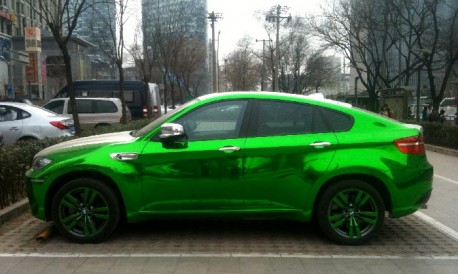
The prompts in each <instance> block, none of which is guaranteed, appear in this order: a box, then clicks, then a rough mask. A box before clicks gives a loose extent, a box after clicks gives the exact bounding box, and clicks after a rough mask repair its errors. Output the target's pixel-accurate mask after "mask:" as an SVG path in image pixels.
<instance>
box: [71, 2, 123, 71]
mask: <svg viewBox="0 0 458 274" xmlns="http://www.w3.org/2000/svg"><path fill="white" fill-rule="evenodd" d="M72 1H75V0H72ZM87 5H88V7H86V8H85V10H84V12H82V13H81V14H80V15H79V17H78V24H77V25H76V28H75V30H74V31H73V36H75V37H78V38H80V39H83V40H86V41H87V42H89V43H91V44H93V45H94V47H93V48H91V50H90V52H89V54H90V57H91V60H93V64H95V65H98V66H102V67H103V64H106V65H107V66H108V67H109V64H110V60H109V59H110V58H109V56H110V52H112V50H114V49H115V48H116V41H115V40H114V39H113V33H116V28H117V25H116V15H117V14H116V0H107V1H101V2H100V1H99V2H96V4H92V1H87ZM99 71H100V72H103V71H104V70H99ZM105 74H106V73H105ZM105 74H104V75H98V76H95V78H106V76H107V75H105Z"/></svg>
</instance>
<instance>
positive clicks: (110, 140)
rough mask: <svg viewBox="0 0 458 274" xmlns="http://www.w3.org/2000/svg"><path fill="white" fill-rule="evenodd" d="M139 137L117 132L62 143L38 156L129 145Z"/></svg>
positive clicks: (127, 132) (39, 153)
mask: <svg viewBox="0 0 458 274" xmlns="http://www.w3.org/2000/svg"><path fill="white" fill-rule="evenodd" d="M136 139H137V137H133V136H132V135H131V134H130V131H123V132H115V133H108V134H101V135H95V136H89V137H83V138H78V139H74V140H70V141H66V142H62V143H59V144H56V145H53V146H50V147H48V148H45V149H44V150H42V151H40V152H38V154H37V155H36V156H45V155H49V154H55V153H59V152H69V151H70V150H78V149H85V148H91V147H99V146H101V145H105V144H114V143H129V142H132V141H134V140H136Z"/></svg>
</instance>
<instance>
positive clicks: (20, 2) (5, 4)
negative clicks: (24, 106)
mask: <svg viewBox="0 0 458 274" xmlns="http://www.w3.org/2000/svg"><path fill="white" fill-rule="evenodd" d="M30 3H32V4H33V5H34V6H30ZM38 5H39V2H38V1H26V0H0V97H15V96H16V93H21V92H22V91H23V90H24V89H25V87H26V86H27V84H28V87H30V88H33V89H34V90H37V93H40V92H42V91H43V88H44V85H43V81H42V78H41V77H38V75H39V73H40V67H41V66H39V63H38V62H37V63H35V66H34V67H31V65H30V64H31V62H30V60H29V53H28V52H25V51H24V50H21V49H17V48H15V47H14V43H13V38H14V37H22V43H24V34H25V30H26V28H27V27H34V28H39V29H45V24H44V21H43V20H42V18H41V17H40V16H39V15H38V14H37V12H36V10H37V9H38ZM38 41H39V40H38ZM37 49H38V48H37ZM32 55H33V60H40V53H39V51H34V54H32ZM26 69H28V70H29V72H30V71H33V72H35V75H34V76H36V77H33V81H29V82H28V83H27V81H26V79H25V77H23V76H24V75H25V70H26ZM17 72H19V73H17ZM30 79H32V78H30Z"/></svg>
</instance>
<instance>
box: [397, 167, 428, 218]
mask: <svg viewBox="0 0 458 274" xmlns="http://www.w3.org/2000/svg"><path fill="white" fill-rule="evenodd" d="M433 176H434V171H433V167H432V166H431V165H430V166H429V168H427V169H425V170H423V172H419V173H418V174H417V175H416V176H415V178H411V180H409V181H410V182H415V183H409V184H407V186H406V185H404V187H402V188H399V189H397V191H396V193H394V194H393V196H392V202H393V207H392V210H391V212H390V217H392V218H398V217H402V216H405V215H409V214H412V213H414V212H416V211H418V210H419V209H421V208H423V207H424V206H425V205H426V203H427V202H428V201H429V198H430V197H431V193H432V190H433V188H432V183H433Z"/></svg>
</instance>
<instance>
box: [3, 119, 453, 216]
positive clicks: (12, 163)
mask: <svg viewBox="0 0 458 274" xmlns="http://www.w3.org/2000/svg"><path fill="white" fill-rule="evenodd" d="M149 122H151V120H138V121H134V122H132V123H129V124H127V125H119V126H110V127H104V128H102V129H101V130H99V131H96V132H85V133H83V136H85V135H93V134H100V133H107V132H115V131H125V130H134V129H139V128H141V127H143V126H144V125H146V124H147V123H149ZM409 122H410V123H412V121H409ZM421 125H422V126H423V128H424V140H425V143H427V144H431V145H437V146H442V147H448V148H452V149H458V126H452V125H446V124H439V123H421ZM71 138H74V137H71ZM68 139H69V138H57V139H46V140H41V141H27V142H18V143H16V144H14V145H10V146H5V147H3V148H0V209H1V208H4V207H7V206H9V205H11V204H13V203H15V202H17V201H19V200H21V199H23V198H25V197H26V191H25V172H26V171H27V169H29V168H30V165H31V164H32V160H33V157H34V155H35V154H36V153H37V152H39V151H40V150H42V149H44V148H46V147H48V146H51V145H53V144H56V143H59V142H62V141H64V140H68Z"/></svg>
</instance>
